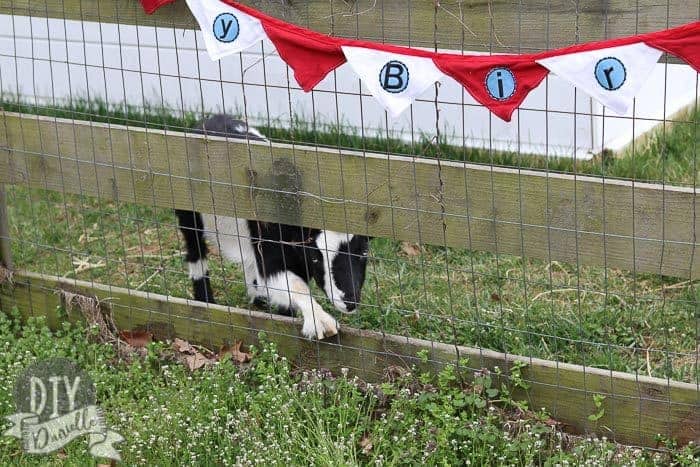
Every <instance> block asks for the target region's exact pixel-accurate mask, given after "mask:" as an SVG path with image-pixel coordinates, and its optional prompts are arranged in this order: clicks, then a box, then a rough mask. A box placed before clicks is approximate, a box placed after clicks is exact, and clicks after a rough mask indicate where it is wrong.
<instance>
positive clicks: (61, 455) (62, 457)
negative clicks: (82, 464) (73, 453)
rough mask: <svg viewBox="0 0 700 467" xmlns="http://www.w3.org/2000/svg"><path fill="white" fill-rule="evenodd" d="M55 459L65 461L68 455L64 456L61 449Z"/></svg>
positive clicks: (64, 453)
mask: <svg viewBox="0 0 700 467" xmlns="http://www.w3.org/2000/svg"><path fill="white" fill-rule="evenodd" d="M56 457H58V458H59V459H65V458H67V457H68V454H66V451H64V450H63V449H61V450H59V451H57V452H56Z"/></svg>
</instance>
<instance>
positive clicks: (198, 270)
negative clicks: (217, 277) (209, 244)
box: [187, 259, 209, 281]
mask: <svg viewBox="0 0 700 467" xmlns="http://www.w3.org/2000/svg"><path fill="white" fill-rule="evenodd" d="M187 266H189V269H190V279H192V280H194V281H196V280H199V279H201V278H202V277H204V276H206V275H207V272H208V271H209V265H208V264H207V260H206V259H200V260H198V261H196V262H194V263H187Z"/></svg>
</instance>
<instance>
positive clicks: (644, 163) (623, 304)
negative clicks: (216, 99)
mask: <svg viewBox="0 0 700 467" xmlns="http://www.w3.org/2000/svg"><path fill="white" fill-rule="evenodd" d="M3 106H4V108H5V109H6V110H8V111H9V110H21V111H24V112H28V111H32V112H36V113H43V114H46V115H54V116H58V117H67V118H76V119H88V120H93V121H109V122H112V123H129V124H141V125H143V124H147V125H150V126H154V127H163V126H167V127H169V128H189V127H192V126H193V125H194V124H195V122H196V121H197V118H196V116H195V115H194V114H191V113H188V114H186V115H185V117H184V118H175V117H172V116H171V115H170V114H168V113H166V112H163V111H161V110H158V109H146V110H145V111H144V110H143V109H135V108H130V107H126V108H123V107H122V108H108V107H107V106H105V105H104V104H100V103H95V104H87V103H81V104H79V105H76V106H75V107H74V108H71V109H56V108H49V109H47V108H36V107H33V106H29V107H28V106H24V105H20V104H17V103H14V104H7V103H5V104H3ZM699 118H700V113H698V112H695V113H692V114H690V115H689V116H688V117H687V122H688V123H687V124H676V125H674V126H672V127H669V128H666V129H665V130H661V131H659V132H657V133H654V134H653V135H652V136H650V137H649V138H648V140H647V142H646V143H645V145H644V146H642V147H640V146H639V145H637V146H636V148H635V151H634V153H627V154H622V155H620V157H618V158H614V159H612V158H609V157H608V158H605V160H603V161H601V160H597V161H591V162H583V161H578V162H576V165H575V166H574V165H573V164H574V162H572V161H571V160H569V159H552V160H549V161H547V160H545V159H542V158H537V157H532V158H531V157H529V156H521V155H517V154H507V153H504V154H488V153H485V152H484V151H477V150H465V149H463V148H454V147H444V148H443V147H441V149H440V151H441V153H442V154H443V155H447V156H449V157H451V158H456V159H460V160H470V161H473V162H480V163H488V162H491V161H493V162H494V163H499V164H503V165H513V164H516V163H517V164H519V165H518V166H520V167H528V168H542V167H547V168H548V169H549V170H554V169H555V168H556V169H557V170H562V171H569V170H575V171H576V173H589V174H598V173H601V172H602V171H604V172H605V175H606V176H609V177H623V178H625V177H632V178H635V179H638V180H639V179H643V180H649V181H663V182H665V183H678V184H692V183H694V181H697V180H698V173H697V171H696V170H695V169H694V167H695V164H696V158H697V157H696V151H697V141H698V137H699V136H700V130H699V129H698V128H699V127H698V125H697V121H698V119H699ZM312 130H313V128H311V127H309V126H308V125H303V124H301V123H299V124H297V125H295V126H294V128H293V129H292V130H281V129H275V128H261V131H263V132H264V133H266V134H268V135H270V136H271V137H272V138H273V139H275V140H283V141H297V142H312V143H318V144H325V145H337V144H340V145H341V146H344V147H352V148H358V147H359V148H366V149H368V150H369V149H371V150H377V151H391V152H394V153H407V154H413V153H416V152H421V151H422V149H421V148H423V149H426V148H433V147H432V146H430V145H429V144H428V143H423V144H422V145H421V146H420V147H419V146H416V147H411V146H410V145H406V144H405V143H402V142H399V141H396V140H389V139H383V140H382V139H362V138H359V137H358V136H357V135H346V134H342V133H340V129H339V128H335V129H334V128H332V127H324V128H323V130H324V131H315V132H314V131H312ZM433 149H434V148H433ZM421 153H422V152H421ZM422 154H423V153H422ZM423 155H426V156H429V155H430V154H429V151H425V154H423ZM567 164H568V165H567ZM596 170H597V171H598V172H596ZM8 197H9V204H10V221H11V238H12V249H13V254H14V259H15V263H16V266H17V267H20V268H27V269H31V270H34V271H38V272H42V273H47V274H55V275H59V276H64V275H66V276H69V277H75V278H79V279H84V280H93V281H96V282H101V283H106V284H113V285H118V286H125V287H132V288H138V289H140V290H144V291H151V292H157V293H162V294H169V295H174V296H180V297H189V296H190V284H189V280H188V279H187V274H186V268H185V267H184V265H183V260H182V256H181V254H180V248H181V242H180V240H179V238H178V232H177V227H176V225H175V224H174V222H175V220H174V216H173V215H172V214H171V212H169V211H168V210H163V209H155V208H148V207H143V206H136V205H128V204H115V203H111V202H106V201H103V200H98V199H95V198H88V197H79V196H72V195H71V196H63V195H61V194H58V193H50V192H45V191H41V190H27V189H24V188H21V187H12V188H10V189H9V193H8ZM408 251H409V253H406V252H405V251H404V250H403V249H402V245H401V243H399V242H396V241H393V240H390V239H375V240H373V241H372V245H371V249H370V255H371V258H370V264H369V266H368V278H367V282H366V284H365V288H364V291H363V298H362V306H361V310H360V312H359V313H357V314H355V315H340V316H339V319H340V321H341V325H351V326H355V327H360V328H367V329H375V330H383V331H385V332H389V333H395V334H402V335H411V336H415V337H422V338H426V339H433V340H438V341H442V342H449V343H458V344H463V345H470V346H479V347H484V348H489V349H494V350H499V351H505V352H508V353H515V354H521V355H529V356H533V357H541V358H546V359H551V360H557V361H565V362H571V363H579V364H585V365H590V366H596V367H599V368H606V369H612V370H620V371H628V372H637V373H640V374H648V375H653V376H659V377H669V378H672V379H676V380H680V381H687V382H693V383H697V382H698V381H699V380H700V371H699V367H698V365H699V363H698V362H699V360H698V354H697V352H698V325H699V323H700V288H698V287H697V283H693V282H687V281H680V280H674V279H671V278H662V277H659V276H655V275H646V274H633V273H631V272H626V271H619V270H614V269H604V268H599V267H585V266H576V265H571V264H560V263H557V262H552V263H547V262H543V261H537V260H529V259H524V258H520V257H514V256H508V255H495V254H491V253H480V252H473V251H466V250H458V249H445V248H440V247H422V248H418V249H416V250H410V249H409V250H408ZM411 251H414V252H416V253H418V254H413V253H411ZM210 270H211V272H212V277H213V282H214V290H215V291H216V294H217V296H216V298H217V301H218V302H219V303H223V304H227V305H235V306H242V307H247V306H248V305H247V298H246V296H245V287H244V285H243V277H242V273H241V270H240V268H239V267H238V266H236V265H231V264H225V263H224V262H223V261H222V260H221V258H220V257H219V256H218V255H217V254H214V255H213V257H212V259H211V262H210ZM316 296H317V297H321V296H322V294H321V293H319V291H318V290H316ZM322 303H323V304H324V306H325V307H326V309H328V310H332V307H331V306H330V305H329V304H328V303H327V302H325V301H323V302H322Z"/></svg>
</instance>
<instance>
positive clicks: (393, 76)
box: [343, 46, 443, 118]
mask: <svg viewBox="0 0 700 467" xmlns="http://www.w3.org/2000/svg"><path fill="white" fill-rule="evenodd" d="M343 53H344V54H345V58H347V60H348V63H349V64H350V67H351V68H352V69H353V71H354V72H355V74H356V75H357V76H359V77H360V79H361V80H362V82H363V83H364V84H365V86H366V87H367V89H369V91H370V92H371V93H372V95H373V96H374V98H375V99H377V100H378V101H379V103H380V104H382V105H383V106H384V108H385V109H386V110H387V111H388V112H389V114H390V115H391V116H392V117H393V118H396V117H397V116H398V115H399V114H401V112H403V111H404V110H406V108H408V106H410V105H411V104H412V103H413V100H414V99H415V98H416V97H418V96H420V95H421V94H423V93H424V92H425V91H426V90H427V89H428V88H429V87H430V86H433V85H434V84H435V82H436V81H440V79H441V78H442V77H443V74H442V73H441V72H440V70H438V68H437V67H436V66H435V63H433V61H432V60H431V59H430V58H428V57H414V56H411V55H399V54H395V53H390V52H384V51H383V50H374V49H368V48H365V47H349V46H343Z"/></svg>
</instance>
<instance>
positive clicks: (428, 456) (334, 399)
mask: <svg viewBox="0 0 700 467" xmlns="http://www.w3.org/2000/svg"><path fill="white" fill-rule="evenodd" d="M96 332H97V330H96V329H88V330H86V329H84V328H83V327H80V326H71V325H70V324H68V323H66V324H65V325H64V326H63V327H62V328H61V329H59V330H57V331H55V332H51V331H50V330H49V329H47V328H46V326H45V324H44V322H43V320H42V319H36V318H32V319H30V320H29V322H28V323H27V324H25V325H24V326H22V325H20V324H19V319H18V317H17V316H8V315H6V314H4V313H3V312H1V311H0V433H2V432H4V431H5V430H6V429H7V428H9V426H10V424H9V422H7V421H6V419H5V417H6V416H8V415H11V414H13V413H15V404H14V398H13V387H14V384H15V381H16V379H17V377H18V375H19V374H20V373H21V372H22V371H23V369H24V368H26V367H27V366H29V365H30V364H32V363H33V362H35V361H36V360H38V359H44V358H49V357H66V358H69V359H71V360H73V361H74V362H75V363H76V364H77V365H78V366H80V367H81V368H82V369H84V370H86V371H87V372H88V373H89V375H90V377H91V379H92V380H93V381H94V383H95V388H96V403H97V405H98V406H99V407H100V408H101V409H102V410H103V411H104V413H105V420H106V424H107V426H108V428H109V429H111V430H113V431H116V432H117V433H120V434H121V435H122V436H123V437H124V438H125V440H124V442H122V443H120V444H119V445H117V447H118V449H119V451H120V453H121V456H122V460H123V462H124V464H125V465H261V466H272V465H284V466H291V465H323V466H330V465H333V466H336V465H337V466H345V465H347V466H354V465H419V464H422V465H490V466H501V465H503V466H505V465H508V466H513V465H515V466H520V465H522V466H525V465H551V466H554V465H572V466H573V465H584V464H585V465H600V466H617V465H637V466H652V465H658V466H662V465H663V466H665V465H678V466H692V465H697V462H698V461H700V457H699V456H700V452H698V450H697V447H696V446H690V447H686V448H683V449H678V448H674V446H673V443H672V442H671V441H668V440H662V442H661V446H664V447H667V448H671V449H669V450H663V451H660V452H654V451H650V450H641V449H634V448H628V447H625V446H619V445H615V444H612V443H610V442H608V441H606V440H605V439H600V440H598V439H596V440H591V439H583V438H576V437H572V436H570V435H567V434H565V433H562V432H561V431H559V429H558V427H557V426H556V424H555V423H553V421H552V420H551V419H550V418H549V417H548V416H547V414H545V413H533V412H531V411H529V410H527V408H526V407H525V406H524V405H523V403H521V402H518V401H515V400H513V399H511V397H510V395H509V392H508V391H507V390H505V389H504V388H498V387H496V385H495V384H494V383H493V382H492V381H491V378H490V377H488V376H483V375H482V376H481V377H478V379H477V380H476V384H475V385H471V386H470V385H461V384H459V383H458V382H457V381H456V378H455V373H454V370H453V369H452V368H449V367H448V368H447V369H446V370H444V371H443V372H442V373H441V374H440V375H439V377H438V378H437V380H436V381H435V382H434V383H427V381H428V378H426V377H425V376H424V375H403V376H400V377H397V378H395V379H393V380H391V381H388V380H387V381H386V382H384V383H382V384H377V385H374V386H373V385H367V384H365V383H363V382H362V381H357V380H355V379H348V378H346V377H343V376H342V375H337V376H336V377H333V376H330V375H328V374H327V373H326V372H323V371H314V370H305V371H301V370H299V369H295V368H292V367H291V366H290V365H289V363H288V362H287V361H286V360H285V359H284V358H283V357H280V356H279V355H278V354H277V353H276V352H275V349H274V346H272V345H265V346H264V347H263V348H262V349H258V350H253V356H252V360H251V362H250V363H248V364H246V365H245V366H242V367H241V366H236V365H234V364H233V363H232V362H231V361H230V360H227V359H224V360H223V361H220V362H218V363H216V364H214V365H213V366H212V367H210V368H205V369H200V370H196V371H194V372H190V371H189V370H187V369H186V368H185V367H184V366H182V365H181V364H180V363H177V362H176V361H175V356H176V355H175V352H174V350H173V349H172V348H171V347H170V345H168V344H167V343H164V342H159V343H152V344H149V346H148V352H147V356H145V357H132V358H131V362H130V363H127V361H126V360H124V359H117V358H116V352H115V349H114V348H113V347H112V346H111V345H106V344H97V343H94V341H95V337H96ZM102 461H103V462H104V460H102ZM95 462H96V460H95V459H93V458H92V457H91V456H90V454H89V452H88V449H87V443H86V441H85V437H82V438H78V439H76V440H74V441H72V442H71V443H70V444H68V445H67V446H65V447H64V448H63V449H62V450H60V451H59V452H56V453H52V454H49V455H41V456H40V455H28V454H25V453H24V452H23V450H22V446H21V444H20V442H19V441H18V440H17V439H15V438H11V437H0V465H16V466H29V465H56V466H59V465H60V466H64V465H66V466H85V465H95ZM97 462H100V460H97Z"/></svg>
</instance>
